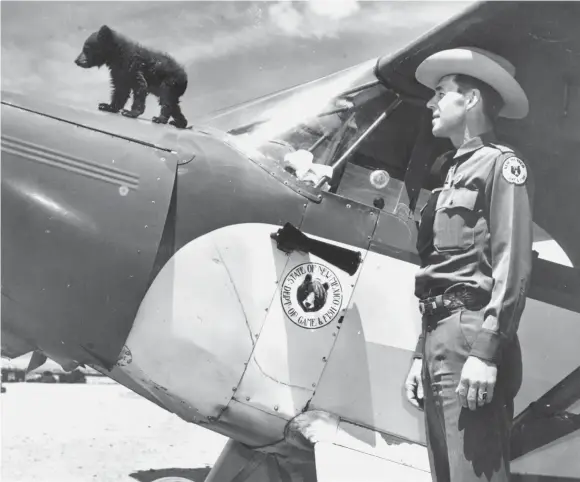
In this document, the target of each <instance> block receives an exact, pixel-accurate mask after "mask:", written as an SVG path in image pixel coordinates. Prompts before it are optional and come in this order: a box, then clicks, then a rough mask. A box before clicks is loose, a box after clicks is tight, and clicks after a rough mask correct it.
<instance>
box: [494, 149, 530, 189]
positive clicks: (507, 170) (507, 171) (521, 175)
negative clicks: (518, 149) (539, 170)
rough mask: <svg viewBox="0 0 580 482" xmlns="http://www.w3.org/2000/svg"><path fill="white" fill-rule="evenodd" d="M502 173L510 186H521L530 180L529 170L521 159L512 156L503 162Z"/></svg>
mask: <svg viewBox="0 0 580 482" xmlns="http://www.w3.org/2000/svg"><path fill="white" fill-rule="evenodd" d="M501 173H502V175H503V177H504V179H505V180H506V181H507V182H509V183H510V184H516V185H518V186H521V185H522V184H524V183H525V182H526V179H527V178H528V169H527V167H526V165H525V163H524V161H522V160H521V159H519V158H517V157H515V156H511V157H508V158H507V159H506V160H505V161H503V166H502V168H501Z"/></svg>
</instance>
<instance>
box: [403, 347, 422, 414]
mask: <svg viewBox="0 0 580 482" xmlns="http://www.w3.org/2000/svg"><path fill="white" fill-rule="evenodd" d="M422 366H423V361H422V360H421V359H419V358H415V359H414V360H413V364H412V365H411V369H410V370H409V374H408V375H407V380H406V381H405V390H406V391H407V399H408V400H409V402H411V403H412V404H413V405H415V407H417V408H418V409H419V410H423V380H422V379H421V368H422Z"/></svg>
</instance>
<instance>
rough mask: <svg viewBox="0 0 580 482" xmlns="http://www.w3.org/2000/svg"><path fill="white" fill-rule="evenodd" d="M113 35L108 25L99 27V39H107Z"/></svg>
mask: <svg viewBox="0 0 580 482" xmlns="http://www.w3.org/2000/svg"><path fill="white" fill-rule="evenodd" d="M112 37H113V31H112V30H111V29H110V28H109V26H108V25H103V26H102V27H101V28H100V29H99V40H109V39H111V38H112Z"/></svg>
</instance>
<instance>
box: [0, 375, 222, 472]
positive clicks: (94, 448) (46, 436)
mask: <svg viewBox="0 0 580 482" xmlns="http://www.w3.org/2000/svg"><path fill="white" fill-rule="evenodd" d="M4 386H5V387H6V388H7V391H6V393H3V394H2V395H1V397H0V403H1V410H2V421H1V427H2V468H1V480H2V482H137V481H138V482H152V481H154V480H156V479H159V478H163V477H169V476H175V477H183V478H184V479H185V480H191V481H193V482H202V481H203V480H204V479H205V477H206V475H207V473H208V472H209V469H210V468H211V467H212V466H213V464H214V462H215V460H216V459H217V457H218V455H219V454H220V452H221V450H222V448H223V446H224V444H225V443H226V441H227V439H226V438H225V437H223V436H221V435H218V434H215V433H213V432H210V431H208V430H206V429H203V428H201V427H198V426H196V425H191V424H188V423H186V422H184V421H182V420H181V419H180V418H179V417H177V416H175V415H173V414H171V413H169V412H166V411H164V410H163V409H161V408H159V407H157V406H156V405H154V404H152V403H151V402H149V401H147V400H145V399H143V398H140V397H139V396H138V395H136V394H134V393H133V392H131V391H130V390H128V389H126V388H125V387H123V386H121V385H118V384H116V383H114V382H110V381H107V380H106V379H102V378H99V379H98V380H97V383H95V381H89V383H88V384H86V385H85V384H82V385H66V384H54V385H53V384H39V383H7V384H4Z"/></svg>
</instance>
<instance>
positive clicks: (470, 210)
mask: <svg viewBox="0 0 580 482" xmlns="http://www.w3.org/2000/svg"><path fill="white" fill-rule="evenodd" d="M477 194H478V192H477V191H474V190H471V189H467V188H464V187H459V188H451V189H445V190H443V191H442V192H441V194H440V196H439V199H438V201H437V207H436V212H435V220H434V223H433V246H434V247H435V249H436V250H437V251H439V252H446V251H466V250H468V249H469V248H471V247H473V245H474V244H475V224H476V222H477V213H476V212H475V205H476V202H477Z"/></svg>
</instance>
